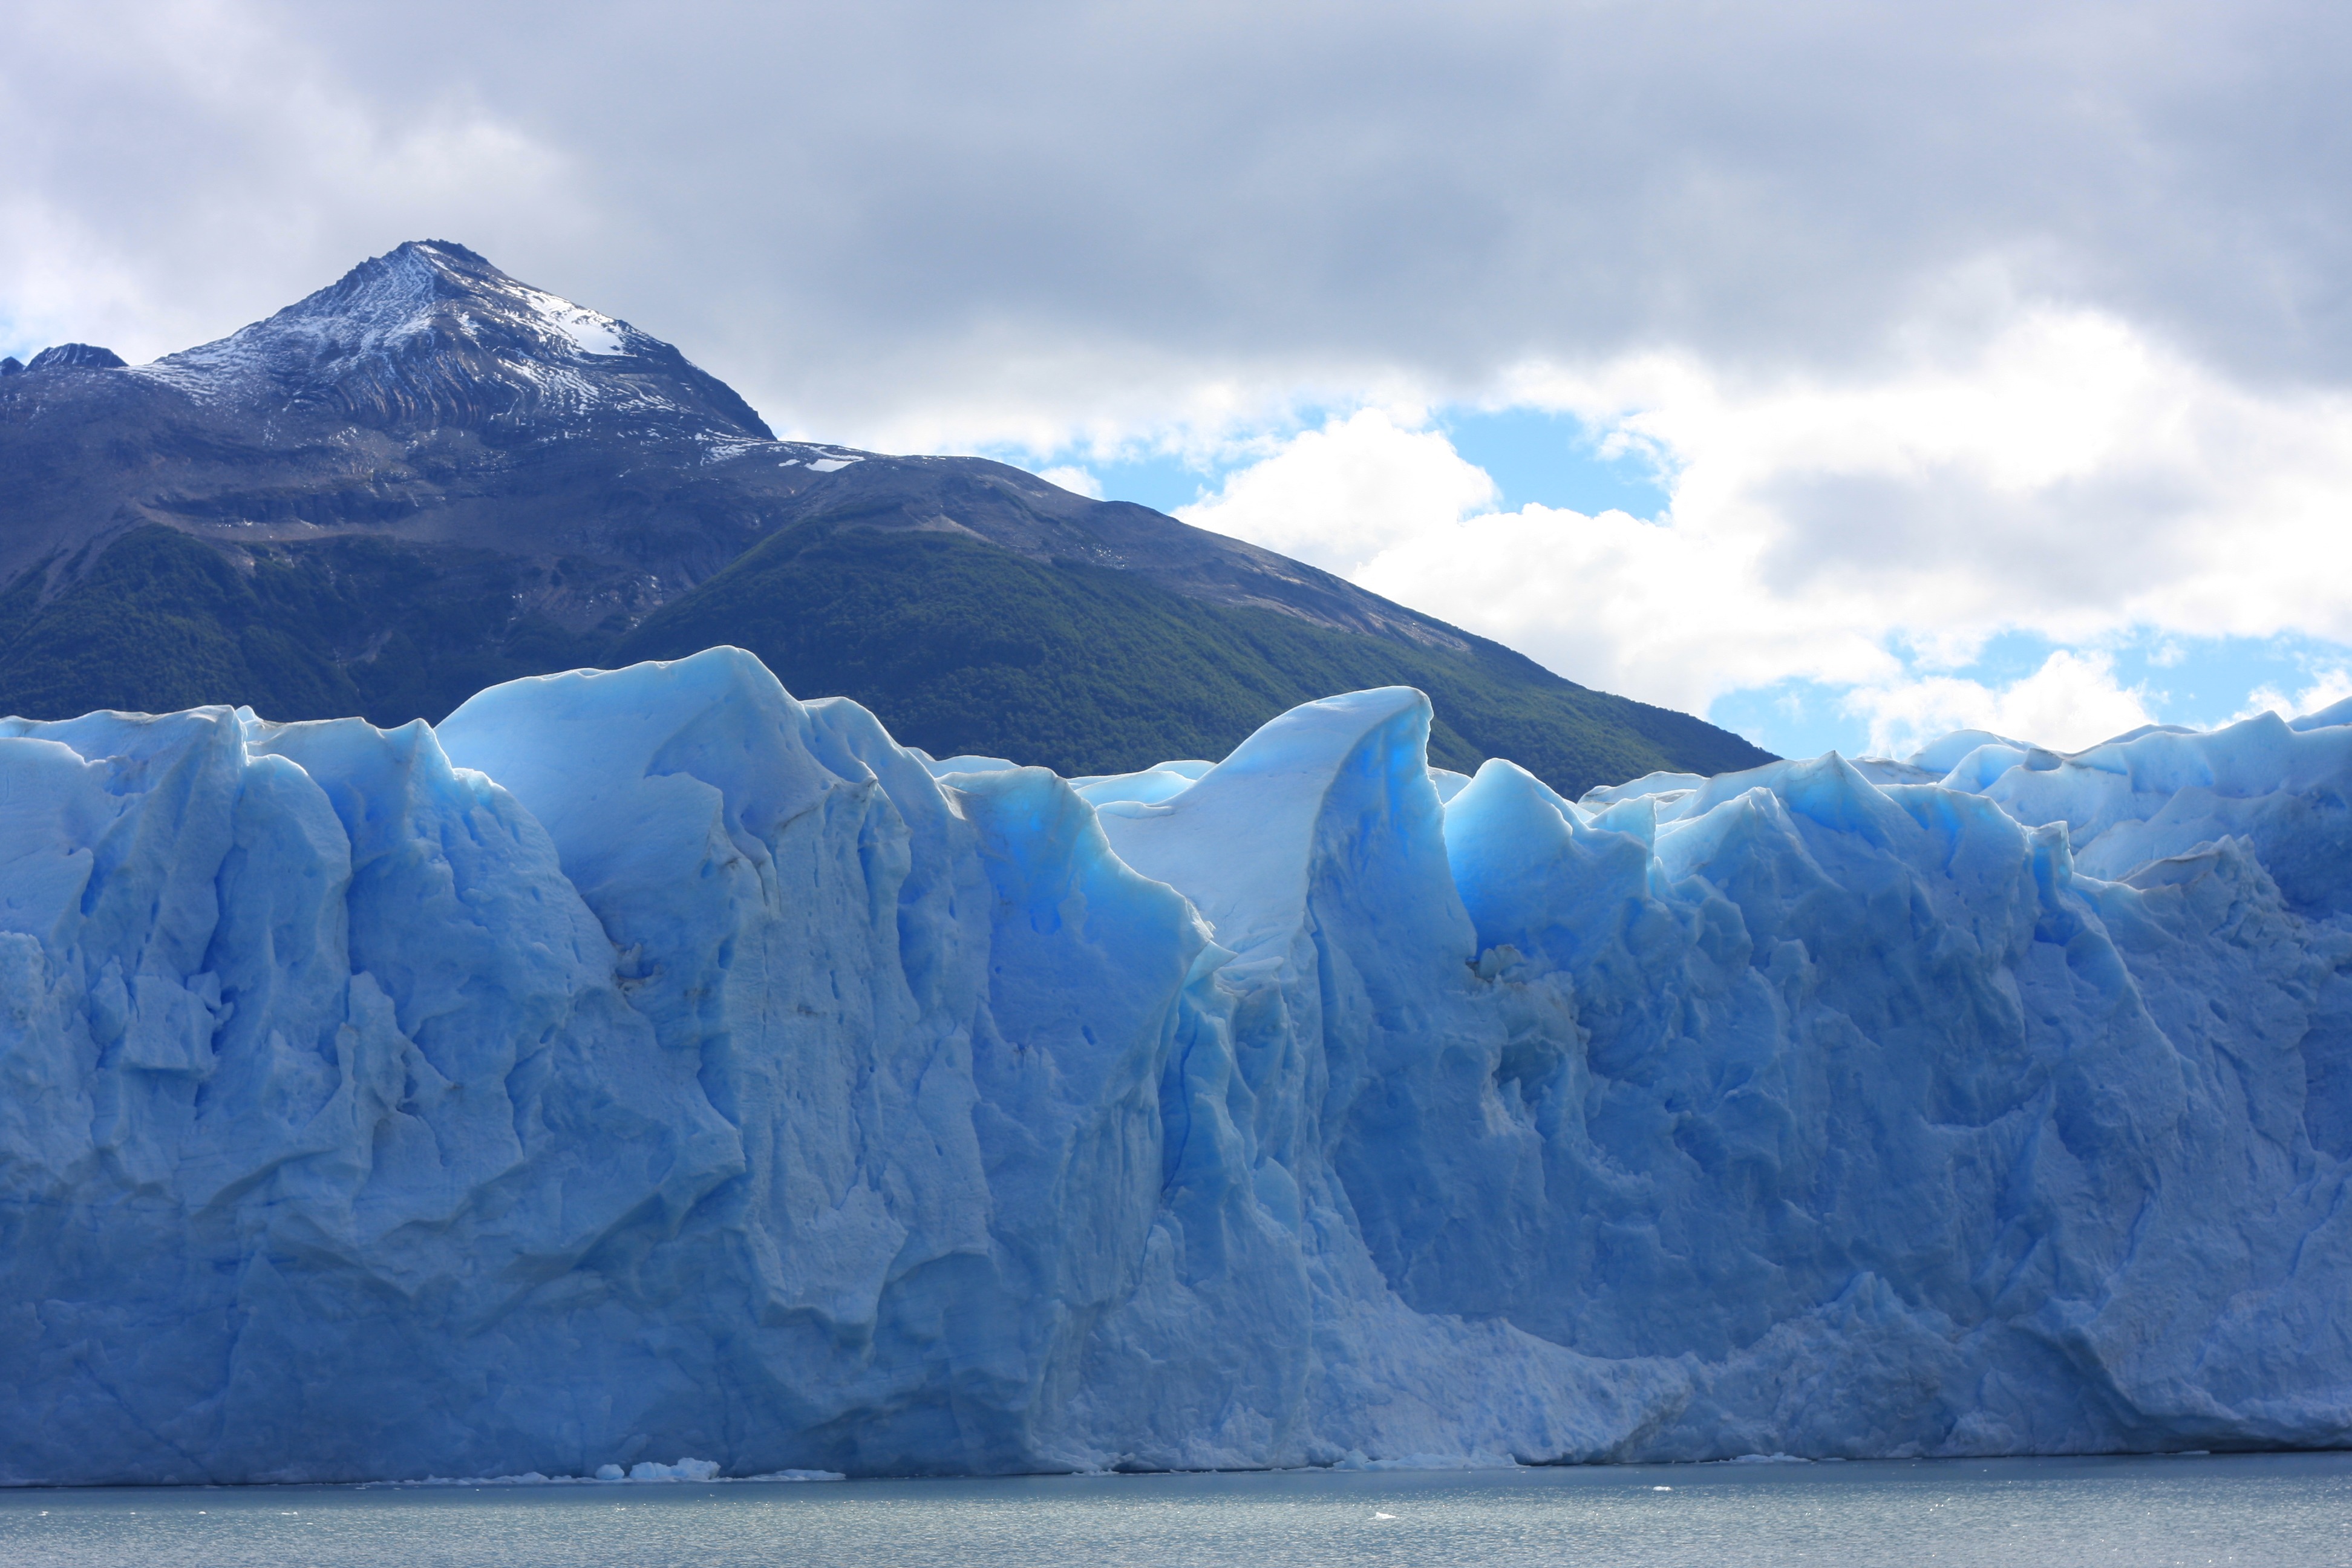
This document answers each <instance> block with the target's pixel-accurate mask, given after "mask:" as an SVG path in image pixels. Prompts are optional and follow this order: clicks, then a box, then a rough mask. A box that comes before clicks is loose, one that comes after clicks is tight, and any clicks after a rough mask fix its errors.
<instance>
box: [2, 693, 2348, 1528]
mask: <svg viewBox="0 0 2352 1568" xmlns="http://www.w3.org/2000/svg"><path fill="white" fill-rule="evenodd" d="M2347 717H2352V714H2346V713H2334V714H2322V715H2314V716H2312V717H2311V718H2310V719H2306V720H2303V721H2296V723H2294V724H2289V723H2287V722H2284V721H2280V720H2278V719H2276V718H2273V717H2268V716H2265V717H2263V718H2258V719H2253V720H2250V721H2245V722H2243V723H2240V724H2236V725H2232V726H2231V727H2229V728H2227V729H2224V730H2221V731H2213V732H2210V733H2200V732H2193V731H2181V730H2179V729H2168V728H2157V729H2152V730H2149V731H2145V732H2137V733H2135V734H2133V735H2129V736H2125V737H2119V738H2118V739H2117V740H2116V741H2114V742H2109V743H2107V744H2105V745H2102V746H2096V747H2093V748H2091V749H2090V750H2088V751H2085V752H2076V753H2072V754H2063V753H2058V752H2051V751H2048V750H2046V749H2043V748H2042V747H2038V746H2035V745H2033V744H2032V743H2031V742H2025V741H2021V740H2018V739H2016V738H2012V737H2003V736H1998V735H1990V734H1974V733H1971V734H1962V735H1958V736H1954V737H1951V738H1950V739H1948V740H1947V741H1944V742H1938V743H1937V745H1935V746H1931V747H1929V748H1927V750H1926V751H1924V752H1920V753H1918V754H1917V755H1916V756H1913V757H1911V758H1908V759H1904V760H1892V759H1866V760H1864V761H1860V762H1850V761H1847V760H1846V759H1844V758H1842V757H1839V756H1836V755H1834V754H1832V755H1829V756H1824V757H1820V758H1816V759H1812V760H1810V761H1801V762H1790V763H1774V764H1772V765H1770V766H1768V767H1764V768H1759V769H1756V770H1753V771H1750V772H1748V773H1739V774H1735V775H1730V776H1727V777H1723V778H1714V779H1705V778H1696V777H1690V776H1683V775H1670V776H1661V777H1653V778H1650V779H1643V780H1637V781H1634V782H1633V783H1630V784H1623V785H1620V786H1617V787H1614V788H1612V789H1607V790H1598V791H1594V792H1593V793H1592V794H1591V795H1587V796H1586V797H1585V798H1584V799H1582V800H1580V801H1570V800H1567V799H1564V798H1562V797H1561V796H1560V795H1558V794H1557V793H1555V792H1554V791H1552V790H1551V789H1549V788H1548V787H1547V786H1546V785H1545V784H1543V783H1542V782H1541V781H1539V780H1538V779H1537V778H1535V777H1534V776H1533V775H1531V774H1529V773H1526V772H1525V771H1523V770H1521V769H1519V768H1517V767H1515V766H1513V765H1512V764H1511V763H1507V762H1504V761H1500V760H1497V761H1493V762H1489V763H1486V764H1485V765H1484V766H1483V767H1481V768H1480V769H1479V770H1478V772H1477V773H1476V774H1475V777H1472V778H1469V779H1467V780H1465V779H1463V778H1462V777H1461V775H1459V774H1448V773H1444V772H1443V771H1439V772H1435V773H1433V771H1432V770H1431V769H1430V768H1429V766H1428V764H1427V761H1426V756H1425V746H1426V742H1427V738H1428V730H1429V722H1430V712H1429V706H1428V704H1427V702H1426V701H1425V700H1423V698H1422V697H1421V695H1420V694H1419V693H1417V692H1413V691H1410V690H1403V689H1385V690H1377V691H1364V692H1356V693H1352V694H1350V695H1348V696H1344V697H1338V698H1333V699H1330V700H1326V701H1321V702H1314V703H1309V704H1307V705H1306V706H1304V707H1302V708H1299V709H1297V710H1293V711H1291V712H1289V713H1286V714H1285V715H1283V716H1281V717H1280V718H1278V719H1276V720H1275V721H1272V722H1270V723H1269V724H1267V725H1266V726H1265V728H1264V729H1262V730H1261V731H1258V733H1257V734H1255V736H1253V737H1251V738H1250V739H1249V740H1248V741H1247V742H1245V743H1244V744H1243V745H1242V746H1240V747H1239V748H1237V749H1236V750H1235V751H1234V752H1233V754H1232V755H1231V756H1229V757H1227V758H1225V759H1224V760H1223V762H1220V763H1216V764H1214V765H1211V764H1210V763H1205V762H1185V761H1175V762H1170V763H1160V764H1158V765H1156V766H1154V767H1151V768H1147V769H1144V770H1142V771H1141V772H1139V773H1131V774H1122V775H1118V776H1117V777H1113V778H1099V779H1088V780H1083V781H1077V782H1076V783H1073V782H1068V781H1065V780H1062V779H1059V778H1056V777H1055V776H1054V775H1053V774H1051V773H1046V772H1045V771H1044V770H1041V769H1037V768H1026V767H1018V766H1015V765H1013V763H1011V762H1009V761H1006V760H1003V759H985V758H972V757H961V758H951V759H949V760H948V761H947V762H944V763H932V762H930V761H929V759H928V758H925V757H922V756H919V754H917V753H915V752H910V751H908V750H907V749H905V748H902V747H900V746H898V744H897V743H895V742H893V741H892V740H891V738H890V737H889V736H888V735H887V734H886V733H885V732H884V731H883V730H882V727H881V726H880V725H879V724H878V723H877V722H876V721H875V720H874V718H873V717H872V716H871V715H870V714H868V713H867V712H866V710H863V709H861V708H859V707H857V706H856V704H854V703H851V702H847V701H844V700H820V701H814V702H801V701H796V700H793V698H792V697H791V696H789V695H788V694H786V693H785V692H784V690H783V689H782V688H781V687H779V686H778V685H777V683H776V682H775V680H774V679H773V678H772V677H771V676H770V675H769V674H768V672H767V671H766V670H765V669H764V668H761V666H760V665H759V663H758V662H757V661H756V660H754V659H752V658H751V657H750V656H749V655H747V654H743V653H741V652H739V651H736V650H732V649H716V650H713V651H711V652H709V653H705V654H702V655H698V656H697V657H696V658H689V659H684V660H680V661H678V662H676V663H671V664H656V665H641V666H638V667H635V668H630V669H625V670H618V671H612V672H586V671H583V672H575V673H572V674H569V675H561V676H551V677H545V678H541V679H530V680H521V681H516V682H513V683H510V684H509V685H505V686H500V687H497V688H493V689H490V690H488V691H485V692H483V693H482V694H480V695H479V696H478V697H476V698H475V699H474V700H472V701H470V702H468V703H467V705H466V706H465V707H463V708H461V709H460V710H458V711H457V712H456V713H454V714H452V715H451V716H450V717H449V719H448V720H447V721H446V722H445V723H443V724H442V725H441V726H440V727H439V729H438V730H437V731H436V730H434V729H429V728H427V727H426V726H425V725H423V724H410V725H407V726H405V727H403V728H401V729H397V730H392V731H380V730H376V729H373V728H372V727H370V726H369V725H367V724H365V723H362V722H361V721H356V720H346V721H333V722H321V723H304V724H273V723H268V722H265V721H261V720H259V719H257V718H255V717H254V716H252V715H251V714H248V713H238V712H233V711H231V710H226V709H219V708H212V709H198V710H192V711H189V712H184V713H174V714H165V715H162V716H158V717H144V716H136V715H124V714H113V713H98V714H92V715H89V716H88V717H86V718H81V719H77V720H72V721H64V722H58V723H34V722H27V721H6V722H5V723H0V1275H5V1289H4V1290H0V1302H5V1303H8V1304H9V1305H8V1306H7V1308H6V1310H7V1311H8V1313H9V1316H8V1320H7V1331H6V1332H5V1334H0V1379H5V1386H6V1387H7V1388H8V1390H9V1391H10V1397H11V1405H10V1409H11V1414H12V1417H13V1418H12V1419H11V1420H9V1421H8V1422H6V1423H5V1424H0V1479H5V1480H7V1481H14V1482H35V1481H52V1482H97V1481H106V1482H190V1481H261V1480H354V1479H401V1478H413V1477H424V1476H491V1477H497V1476H509V1477H515V1476H520V1477H528V1476H530V1474H532V1473H536V1474H538V1475H541V1476H573V1477H587V1476H591V1475H593V1474H595V1473H597V1470H598V1467H599V1466H603V1465H606V1464H608V1463H609V1464H612V1465H614V1468H618V1465H619V1463H620V1461H619V1460H618V1459H616V1458H615V1456H618V1455H623V1454H627V1455H632V1456H634V1455H637V1454H642V1453H646V1452H656V1453H672V1454H687V1455H695V1456H704V1457H706V1458H701V1459H698V1460H694V1461H687V1462H684V1463H690V1464H692V1465H694V1466H695V1467H696V1470H695V1474H696V1475H697V1476H700V1475H702V1474H703V1473H705V1472H704V1469H703V1467H706V1466H707V1467H709V1472H708V1473H709V1474H715V1475H738V1476H742V1475H758V1474H778V1473H782V1474H791V1473H793V1472H801V1473H806V1472H810V1471H822V1472H825V1473H851V1474H856V1473H866V1474H872V1473H895V1474H909V1473H925V1472H930V1473H939V1472H969V1471H1011V1470H1024V1471H1047V1470H1060V1471H1070V1470H1091V1469H1114V1468H1118V1469H1132V1468H1155V1467H1164V1468H1229V1467H1250V1466H1297V1465H1331V1464H1335V1463H1345V1464H1362V1465H1365V1466H1368V1467H1370V1466H1375V1465H1397V1464H1433V1463H1487V1462H1492V1463H1509V1462H1513V1461H1520V1462H1539V1461H1547V1460H1593V1459H1623V1460H1636V1459H1722V1458H1738V1457H1742V1456H1748V1455H1759V1454H1760V1455H1766V1456H1778V1455H1795V1456H1804V1457H1811V1458H1839V1457H1864V1456H1873V1455H1881V1456H1884V1455H1933V1454H1990V1453H2016V1452H2053V1451H2084V1450H2097V1449H2142V1450H2165V1449H2175V1450H2177V1449H2181V1448H2189V1447H2213V1448H2232V1447H2255V1446H2280V1445H2315V1446H2326V1445H2334V1444H2340V1443H2341V1442H2342V1441H2343V1440H2344V1438H2345V1435H2346V1433H2347V1429H2352V1428H2347V1410H2352V1319H2347V1317H2346V1315H2345V1314H2344V1313H2343V1312H2342V1310H2340V1304H2341V1303H2342V1301H2343V1300H2345V1299H2346V1297H2347V1288H2352V1226H2347V1225H2346V1224H2345V1223H2344V1221H2343V1219H2342V1217H2341V1216H2342V1215H2343V1214H2344V1213H2345V1212H2346V1211H2347V1204H2346V1199H2347V1191H2346V1182H2347V1158H2352V728H2347V725H2346V724H2345V723H2344V722H2343V721H2344V720H2345V719H2346V718H2347ZM2322 719H2325V720H2326V722H2317V721H2318V720H2322ZM1431 1456H1436V1458H1431ZM684 1463H682V1464H681V1465H679V1466H660V1465H654V1466H652V1467H651V1468H654V1469H655V1470H656V1471H657V1472H659V1473H662V1474H665V1475H668V1474H675V1473H677V1472H679V1471H681V1470H682V1469H683V1468H684ZM638 1468H640V1469H643V1468H647V1466H646V1465H643V1464H641V1465H639V1466H638ZM628 1473H631V1474H634V1473H635V1471H631V1472H628Z"/></svg>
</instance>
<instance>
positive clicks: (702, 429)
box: [140, 239, 770, 438]
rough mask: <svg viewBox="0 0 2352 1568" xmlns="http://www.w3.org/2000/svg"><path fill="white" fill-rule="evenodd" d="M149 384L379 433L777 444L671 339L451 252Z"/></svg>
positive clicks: (261, 327) (217, 347)
mask: <svg viewBox="0 0 2352 1568" xmlns="http://www.w3.org/2000/svg"><path fill="white" fill-rule="evenodd" d="M140 374H143V375H147V376H150V377H152V378H154V379H155V380H158V381H161V382H163V383H165V384H168V385H171V386H173V387H175V388H177V389H178V390H180V391H182V392H184V393H186V394H188V395H191V396H194V397H196V398H198V399H200V400H203V401H205V402H216V401H226V402H231V403H238V404H258V405H265V406H267V405H277V406H279V407H284V408H288V409H297V408H300V407H304V406H310V407H320V408H325V409H331V410H332V411H334V412H335V413H337V414H338V415H340V416H345V417H349V418H353V419H356V420H357V421H359V422H360V423H362V424H369V425H376V426H386V425H390V426H415V425H418V424H423V425H425V426H430V427H436V428H437V427H442V426H451V425H456V426H485V425H494V424H495V425H500V426H539V425H543V424H545V423H547V422H548V421H550V420H553V421H555V422H557V423H560V424H569V423H571V422H573V421H576V420H578V419H581V418H585V417H593V416H622V417H624V418H625V419H628V420H630V421H631V422H634V423H643V424H645V425H646V426H651V427H658V428H661V429H663V430H664V431H666V432H667V433H671V434H707V435H710V436H717V437H747V436H748V437H761V438H764V437H767V436H768V435H769V434H770V433H769V431H768V428H767V426H765V425H764V424H763V423H761V420H760V418H759V416H757V415H756V414H754V413H753V412H752V411H751V408H750V407H749V406H748V405H745V404H744V403H743V401H742V399H741V398H740V397H738V396H737V395H735V393H734V392H733V391H732V390H731V389H730V388H729V387H728V386H727V385H726V384H723V383H721V382H719V381H718V380H717V379H716V378H714V377H712V376H710V375H709V374H705V373H704V372H702V371H701V370H698V369H697V368H696V367H695V366H694V365H693V364H691V363H688V361H687V359H686V357H685V356H684V355H683V354H681V353H678V351H677V349H675V348H673V347H672V346H670V345H669V344H668V343H666V342H662V341H661V340H660V339H658V338H655V337H652V336H650V335H649V334H647V333H645V332H641V331H638V330H637V329H636V328H635V327H632V326H630V325H629V324H628V323H627V322H626V321H620V320H617V319H616V318H614V317H612V316H607V315H604V313H602V312H601V311H598V310H591V309H590V308H588V307H587V306H584V305H580V304H577V303H574V302H573V301H572V300H566V299H564V298H562V296H560V295H557V294H552V293H550V292H548V291H547V290H546V289H537V288H533V287H532V286H530V284H527V283H524V282H521V281H520V280H519V279H514V278H511V277H509V276H508V275H507V274H506V273H504V272H502V271H500V270H499V268H497V267H495V266H493V265H491V263H490V262H489V261H488V260H486V259H485V258H482V257H481V256H479V255H478V254H476V253H475V252H474V251H472V250H469V249H467V247H465V246H462V245H459V244H457V243H455V242H454V241H450V240H439V239H432V240H411V241H409V242H408V243H406V244H404V245H401V246H398V247H395V248H394V249H392V250H390V251H387V252H386V253H384V254H383V255H382V256H378V257H373V258H370V259H368V260H366V261H363V262H362V263H361V264H360V265H359V266H357V267H354V268H352V270H351V271H349V272H348V273H346V274H344V275H343V277H342V278H341V279H338V280H337V281H335V282H334V283H332V284H331V285H329V286H328V287H327V288H324V289H320V290H319V291H318V292H316V293H314V294H311V295H310V296H308V297H307V298H305V299H302V300H297V301H296V302H295V303H293V304H291V305H289V306H288V307H286V309H284V310H280V311H278V313H277V314H276V315H274V316H271V317H269V318H268V319H267V320H264V321H256V322H254V323H253V324H252V325H250V326H247V327H245V328H242V329H240V330H239V331H236V332H233V333H231V334H230V335H229V336H227V337H226V338H223V339H221V340H219V341H218V342H211V343H205V344H204V345H202V346H200V347H197V348H193V349H188V350H185V351H184V352H182V353H175V354H172V355H169V356H167V357H165V358H163V359H161V360H158V361H156V362H155V363H153V364H152V365H146V366H142V367H141V372H140Z"/></svg>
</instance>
